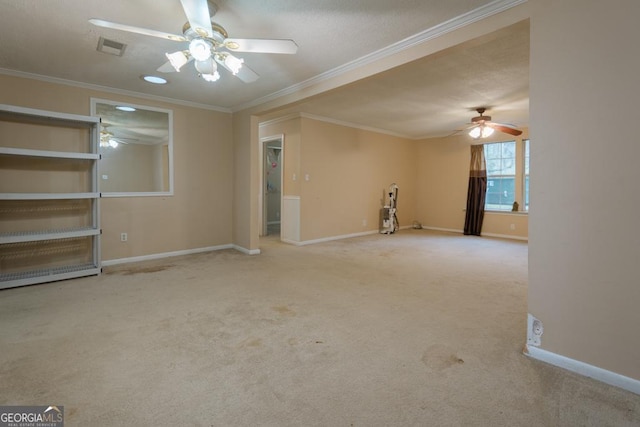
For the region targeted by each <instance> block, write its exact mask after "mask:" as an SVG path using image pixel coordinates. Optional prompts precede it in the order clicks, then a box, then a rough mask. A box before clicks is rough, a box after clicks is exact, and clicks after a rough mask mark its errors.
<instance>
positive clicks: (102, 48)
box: [98, 37, 127, 56]
mask: <svg viewBox="0 0 640 427" xmlns="http://www.w3.org/2000/svg"><path fill="white" fill-rule="evenodd" d="M126 48H127V45H126V44H124V43H120V42H117V41H114V40H109V39H105V38H104V37H100V40H98V52H102V53H108V54H110V55H115V56H122V54H123V53H124V50H125V49H126Z"/></svg>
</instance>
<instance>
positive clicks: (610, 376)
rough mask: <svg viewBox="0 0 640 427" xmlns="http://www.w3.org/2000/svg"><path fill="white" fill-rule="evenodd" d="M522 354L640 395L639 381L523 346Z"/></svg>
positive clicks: (536, 348)
mask: <svg viewBox="0 0 640 427" xmlns="http://www.w3.org/2000/svg"><path fill="white" fill-rule="evenodd" d="M524 354H525V355H527V356H529V357H531V358H532V359H536V360H540V361H542V362H545V363H548V364H550V365H554V366H558V367H560V368H563V369H566V370H568V371H571V372H575V373H576V374H580V375H583V376H585V377H589V378H593V379H595V380H598V381H602V382H603V383H605V384H609V385H612V386H614V387H619V388H621V389H624V390H627V391H630V392H632V393H635V394H638V395H640V380H636V379H633V378H629V377H625V376H624V375H620V374H617V373H615V372H611V371H607V370H606V369H602V368H598V367H597V366H593V365H589V364H587V363H584V362H580V361H578V360H575V359H570V358H568V357H565V356H561V355H559V354H556V353H551V352H550V351H547V350H543V349H541V348H538V347H533V346H525V349H524Z"/></svg>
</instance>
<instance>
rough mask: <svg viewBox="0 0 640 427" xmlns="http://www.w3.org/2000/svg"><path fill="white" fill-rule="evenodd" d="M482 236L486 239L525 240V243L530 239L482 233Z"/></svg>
mask: <svg viewBox="0 0 640 427" xmlns="http://www.w3.org/2000/svg"><path fill="white" fill-rule="evenodd" d="M482 236H485V237H497V238H499V239H511V240H523V241H525V242H528V241H529V238H528V237H522V236H511V235H509V234H495V233H482Z"/></svg>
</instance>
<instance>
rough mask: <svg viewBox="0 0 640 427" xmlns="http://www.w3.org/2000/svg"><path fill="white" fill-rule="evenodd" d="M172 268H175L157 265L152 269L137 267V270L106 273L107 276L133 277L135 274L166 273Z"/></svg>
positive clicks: (130, 269)
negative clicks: (165, 271)
mask: <svg viewBox="0 0 640 427" xmlns="http://www.w3.org/2000/svg"><path fill="white" fill-rule="evenodd" d="M171 267H173V264H167V265H155V266H150V267H135V268H127V269H123V270H115V271H108V272H106V274H122V275H124V276H131V275H133V274H139V273H157V272H158V271H164V270H166V269H168V268H171Z"/></svg>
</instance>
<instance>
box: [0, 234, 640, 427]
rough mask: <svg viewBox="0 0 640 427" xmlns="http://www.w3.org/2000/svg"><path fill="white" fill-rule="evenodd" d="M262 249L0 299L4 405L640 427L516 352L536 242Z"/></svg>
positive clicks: (96, 419) (200, 419) (449, 239)
mask: <svg viewBox="0 0 640 427" xmlns="http://www.w3.org/2000/svg"><path fill="white" fill-rule="evenodd" d="M262 251H263V253H262V254H261V255H259V256H247V255H243V254H241V253H239V252H236V251H233V250H228V251H219V252H213V253H206V254H199V255H193V256H186V257H180V258H172V259H165V260H162V261H154V262H148V263H140V264H127V265H122V266H118V267H110V268H105V274H103V275H102V276H100V277H91V278H83V279H75V280H69V281H65V282H57V283H53V284H45V285H37V286H30V287H24V288H18V289H8V290H4V291H0V324H1V326H2V327H1V330H0V349H1V350H0V404H14V405H15V404H33V405H35V404H37V405H49V404H57V405H63V406H64V407H65V413H66V425H67V426H207V427H208V426H616V427H619V426H638V425H640V396H638V395H635V394H632V393H628V392H625V391H623V390H620V389H617V388H614V387H610V386H607V385H605V384H602V383H599V382H597V381H594V380H591V379H588V378H584V377H580V376H578V375H575V374H572V373H569V372H566V371H563V370H561V369H558V368H555V367H552V366H548V365H546V364H543V363H541V362H538V361H535V360H532V359H529V358H527V357H526V356H524V355H523V354H522V347H523V344H524V342H525V335H526V332H525V329H526V313H527V302H526V295H527V292H526V291H527V245H526V243H522V242H514V241H504V240H498V239H490V238H477V237H464V236H460V235H455V234H447V233H437V232H431V231H426V230H406V231H401V232H399V233H396V234H394V235H391V236H383V235H372V236H366V237H361V238H354V239H349V240H342V241H336V242H329V243H322V244H316V245H311V246H305V247H294V246H290V245H285V244H282V243H280V242H278V241H277V240H276V239H274V238H267V239H265V240H264V241H263V242H262ZM543 339H544V338H543Z"/></svg>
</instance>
